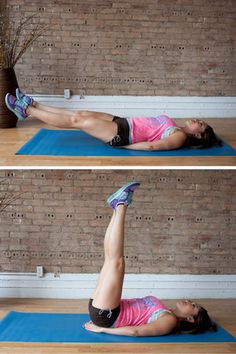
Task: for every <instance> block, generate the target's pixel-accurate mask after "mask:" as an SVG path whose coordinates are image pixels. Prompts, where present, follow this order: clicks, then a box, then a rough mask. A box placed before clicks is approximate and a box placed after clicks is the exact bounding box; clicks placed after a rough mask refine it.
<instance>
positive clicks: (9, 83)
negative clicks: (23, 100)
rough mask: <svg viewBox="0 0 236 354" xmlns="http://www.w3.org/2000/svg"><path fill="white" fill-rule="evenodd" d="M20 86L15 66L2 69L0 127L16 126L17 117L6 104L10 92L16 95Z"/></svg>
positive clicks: (0, 73)
mask: <svg viewBox="0 0 236 354" xmlns="http://www.w3.org/2000/svg"><path fill="white" fill-rule="evenodd" d="M17 87H18V83H17V78H16V74H15V71H14V69H13V68H9V69H1V70H0V128H13V127H15V126H16V123H17V117H16V116H15V114H14V113H12V112H11V111H9V109H8V108H7V107H6V104H5V96H6V94H7V93H8V92H10V93H12V94H13V95H15V91H16V88H17Z"/></svg>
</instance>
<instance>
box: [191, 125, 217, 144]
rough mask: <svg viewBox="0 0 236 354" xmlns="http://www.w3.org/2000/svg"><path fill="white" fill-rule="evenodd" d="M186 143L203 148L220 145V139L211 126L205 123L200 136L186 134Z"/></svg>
mask: <svg viewBox="0 0 236 354" xmlns="http://www.w3.org/2000/svg"><path fill="white" fill-rule="evenodd" d="M186 144H187V145H188V146H189V147H191V148H195V149H205V148H209V147H211V146H217V145H218V146H221V145H222V141H221V140H220V139H219V138H218V137H217V136H216V135H215V132H214V130H213V128H212V127H211V126H210V125H207V127H206V129H205V131H204V132H203V133H201V138H196V137H195V136H192V135H188V138H187V141H186Z"/></svg>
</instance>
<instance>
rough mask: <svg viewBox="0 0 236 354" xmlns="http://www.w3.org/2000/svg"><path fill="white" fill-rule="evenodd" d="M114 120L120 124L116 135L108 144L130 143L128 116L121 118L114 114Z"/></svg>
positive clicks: (123, 144) (120, 144) (121, 144)
mask: <svg viewBox="0 0 236 354" xmlns="http://www.w3.org/2000/svg"><path fill="white" fill-rule="evenodd" d="M113 122H115V123H116V124H117V126H118V131H117V134H116V136H114V138H113V139H112V140H110V141H108V143H107V144H108V145H111V146H125V145H129V124H128V122H127V119H126V118H120V117H117V116H114V118H113Z"/></svg>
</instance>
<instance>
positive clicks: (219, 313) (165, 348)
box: [0, 299, 236, 354]
mask: <svg viewBox="0 0 236 354" xmlns="http://www.w3.org/2000/svg"><path fill="white" fill-rule="evenodd" d="M199 302H200V304H201V305H202V306H204V307H206V308H207V310H208V311H209V313H210V314H211V316H212V318H213V319H214V320H216V321H217V322H218V323H219V324H220V325H221V326H223V327H224V328H225V329H226V330H228V331H229V332H230V333H231V334H232V335H234V336H236V299H235V300H232V299H230V300H201V301H199ZM165 303H166V304H168V305H170V306H171V305H173V304H174V301H173V300H168V301H165ZM10 310H14V311H23V312H24V311H26V312H56V313H60V312H63V313H85V312H87V301H86V300H48V299H43V300H42V299H0V319H1V318H2V317H4V316H5V314H7V312H8V311H10ZM0 353H4V354H13V353H14V354H20V353H21V354H38V353H55V354H59V353H65V354H70V353H93V354H95V353H110V354H112V353H116V354H118V353H119V354H121V353H136V354H138V353H140V354H141V353H155V354H156V353H163V354H167V353H179V354H180V353H181V354H193V353H194V354H200V353H204V354H206V353H211V354H225V353H231V354H235V353H236V343H179V344H157V343H155V344H132V343H125V344H122V343H120V344H109V343H99V344H97V343H94V344H93V343H91V344H89V343H85V344H76V343H68V344H66V343H61V344H60V343H33V344H32V343H0Z"/></svg>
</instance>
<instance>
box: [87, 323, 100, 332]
mask: <svg viewBox="0 0 236 354" xmlns="http://www.w3.org/2000/svg"><path fill="white" fill-rule="evenodd" d="M83 327H84V328H85V329H87V330H88V331H91V332H96V333H102V327H99V326H96V325H95V324H94V323H93V322H92V321H89V322H86V323H85V324H84V326H83Z"/></svg>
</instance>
